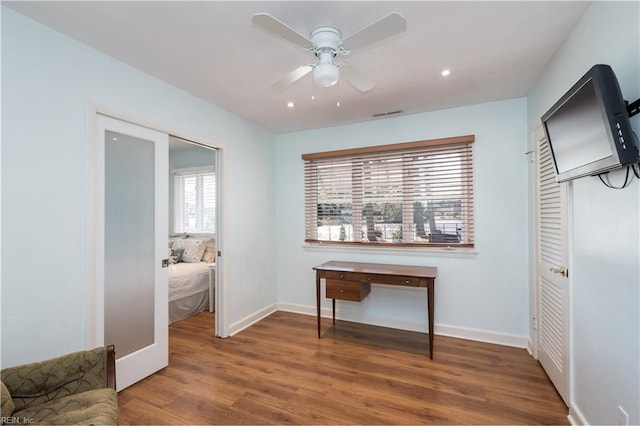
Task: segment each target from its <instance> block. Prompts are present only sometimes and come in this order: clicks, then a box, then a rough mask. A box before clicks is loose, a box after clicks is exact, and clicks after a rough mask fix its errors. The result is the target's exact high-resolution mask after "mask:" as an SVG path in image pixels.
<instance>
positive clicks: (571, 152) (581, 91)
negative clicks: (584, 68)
mask: <svg viewBox="0 0 640 426" xmlns="http://www.w3.org/2000/svg"><path fill="white" fill-rule="evenodd" d="M542 124H543V127H544V131H545V133H546V136H547V141H548V142H549V147H550V148H551V153H552V155H553V161H554V164H555V168H556V177H557V180H558V182H565V181H568V180H572V179H577V178H580V177H583V176H594V175H598V174H601V173H605V172H607V171H610V170H613V169H616V168H619V167H622V166H626V165H630V164H634V163H637V162H638V160H639V159H640V153H639V151H638V146H637V144H636V142H635V140H634V138H633V134H632V131H631V123H630V122H629V115H628V113H627V106H626V104H625V101H624V98H623V97H622V92H621V91H620V85H619V84H618V79H617V78H616V75H615V74H614V72H613V70H612V69H611V67H610V66H609V65H594V66H593V67H592V68H591V69H590V70H589V71H588V72H587V73H586V74H585V75H584V76H583V77H582V78H581V79H580V80H578V82H577V83H576V84H574V85H573V87H572V88H571V89H569V91H568V92H567V93H565V94H564V96H562V98H560V100H558V102H556V103H555V105H553V106H552V107H551V108H550V109H549V111H547V112H546V113H545V114H544V115H543V116H542Z"/></svg>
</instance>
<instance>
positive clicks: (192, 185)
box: [173, 168, 216, 233]
mask: <svg viewBox="0 0 640 426" xmlns="http://www.w3.org/2000/svg"><path fill="white" fill-rule="evenodd" d="M173 184H174V192H173V196H174V224H173V225H174V226H173V231H174V232H193V233H214V232H215V224H216V216H215V214H216V176H215V172H214V171H213V170H211V169H210V168H207V169H198V170H195V169H184V170H177V171H175V172H174V175H173Z"/></svg>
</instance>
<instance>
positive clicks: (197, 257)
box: [173, 238, 206, 263]
mask: <svg viewBox="0 0 640 426" xmlns="http://www.w3.org/2000/svg"><path fill="white" fill-rule="evenodd" d="M205 245H206V244H205V240H201V239H198V238H184V239H180V240H177V241H174V243H173V248H183V249H184V253H182V261H183V262H186V263H198V262H200V261H201V260H202V255H203V254H204V249H205Z"/></svg>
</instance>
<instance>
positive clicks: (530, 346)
mask: <svg viewBox="0 0 640 426" xmlns="http://www.w3.org/2000/svg"><path fill="white" fill-rule="evenodd" d="M526 349H527V352H529V355H531V356H532V357H533V358H534V359H538V358H536V354H535V351H534V350H533V340H531V338H529V339H527V348H526Z"/></svg>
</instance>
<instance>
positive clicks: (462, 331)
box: [277, 303, 529, 348]
mask: <svg viewBox="0 0 640 426" xmlns="http://www.w3.org/2000/svg"><path fill="white" fill-rule="evenodd" d="M277 310H278V311H285V312H292V313H296V314H304V315H312V316H315V315H316V308H315V306H309V305H299V304H291V303H278V304H277ZM320 314H321V316H322V317H324V318H331V316H332V313H331V309H330V308H321V310H320ZM340 314H342V315H340ZM336 318H340V319H342V320H344V321H354V322H361V323H364V324H369V325H376V326H381V327H390V328H397V329H400V330H408V331H416V332H420V333H425V332H426V330H425V324H422V323H416V322H411V321H401V320H394V319H389V318H379V317H371V316H360V315H354V313H352V312H346V311H343V312H340V311H338V310H337V309H336ZM434 334H436V335H439V336H448V337H456V338H459V339H466V340H475V341H478V342H484V343H495V344H498V345H503V346H512V347H516V348H526V347H527V344H528V341H529V337H528V336H524V335H522V336H521V335H517V334H508V333H499V332H495V331H489V330H480V329H475V328H469V327H459V326H453V325H445V324H435V325H434Z"/></svg>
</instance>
